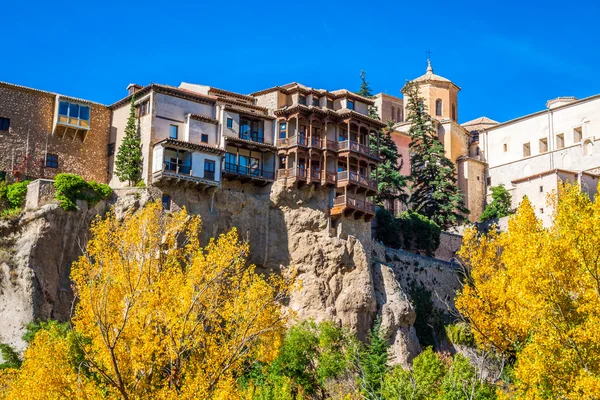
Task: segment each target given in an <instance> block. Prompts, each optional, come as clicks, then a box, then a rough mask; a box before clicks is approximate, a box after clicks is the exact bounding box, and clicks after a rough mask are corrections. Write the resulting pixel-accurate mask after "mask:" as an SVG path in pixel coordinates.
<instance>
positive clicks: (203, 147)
mask: <svg viewBox="0 0 600 400" xmlns="http://www.w3.org/2000/svg"><path fill="white" fill-rule="evenodd" d="M157 144H165V145H167V146H174V147H183V148H184V149H190V150H198V151H204V152H207V153H213V154H222V153H224V151H223V150H221V149H219V148H217V147H213V146H208V145H205V144H200V143H191V142H185V141H183V140H176V139H170V138H167V139H163V140H161V141H158V142H156V143H155V144H154V145H157Z"/></svg>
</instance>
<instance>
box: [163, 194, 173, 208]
mask: <svg viewBox="0 0 600 400" xmlns="http://www.w3.org/2000/svg"><path fill="white" fill-rule="evenodd" d="M162 206H163V208H164V209H165V210H167V211H169V210H170V209H171V196H169V195H168V194H163V195H162Z"/></svg>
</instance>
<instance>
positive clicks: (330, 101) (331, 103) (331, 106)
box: [327, 99, 333, 110]
mask: <svg viewBox="0 0 600 400" xmlns="http://www.w3.org/2000/svg"><path fill="white" fill-rule="evenodd" d="M327 108H331V109H332V110H333V100H329V99H327Z"/></svg>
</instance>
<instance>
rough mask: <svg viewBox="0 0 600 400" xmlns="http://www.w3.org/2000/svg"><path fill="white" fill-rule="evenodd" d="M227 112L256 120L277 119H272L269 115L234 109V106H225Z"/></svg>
mask: <svg viewBox="0 0 600 400" xmlns="http://www.w3.org/2000/svg"><path fill="white" fill-rule="evenodd" d="M225 110H227V111H231V112H234V113H236V114H240V115H245V116H248V117H256V118H262V119H271V120H272V119H275V117H272V116H270V115H267V114H261V113H253V112H252V111H248V110H242V109H241V108H237V107H232V106H225Z"/></svg>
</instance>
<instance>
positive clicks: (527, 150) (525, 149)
mask: <svg viewBox="0 0 600 400" xmlns="http://www.w3.org/2000/svg"><path fill="white" fill-rule="evenodd" d="M530 155H531V145H530V144H529V143H524V144H523V157H529V156H530Z"/></svg>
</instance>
